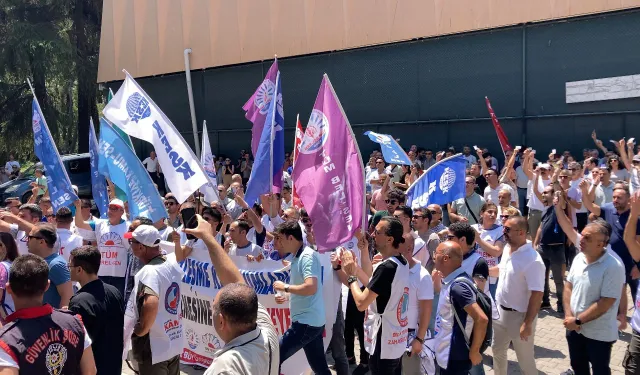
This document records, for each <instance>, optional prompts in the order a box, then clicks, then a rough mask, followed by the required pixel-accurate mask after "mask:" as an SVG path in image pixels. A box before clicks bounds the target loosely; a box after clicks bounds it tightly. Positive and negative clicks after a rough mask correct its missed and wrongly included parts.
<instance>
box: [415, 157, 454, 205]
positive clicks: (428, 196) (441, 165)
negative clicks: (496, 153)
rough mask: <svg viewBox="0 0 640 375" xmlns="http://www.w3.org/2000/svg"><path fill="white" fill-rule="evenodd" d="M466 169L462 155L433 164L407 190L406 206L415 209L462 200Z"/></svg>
mask: <svg viewBox="0 0 640 375" xmlns="http://www.w3.org/2000/svg"><path fill="white" fill-rule="evenodd" d="M466 168H467V161H466V160H465V158H464V156H462V154H456V155H454V156H451V157H448V158H446V159H443V160H441V161H440V162H438V163H436V164H434V165H433V166H431V168H429V169H427V170H426V171H425V172H424V173H423V174H422V176H420V177H419V178H418V179H417V180H416V181H415V182H414V183H413V184H412V185H411V186H409V189H407V193H406V194H407V205H409V206H410V207H411V208H413V209H416V208H422V207H427V206H428V205H430V204H446V203H450V202H453V201H454V200H456V199H459V198H463V197H464V192H465V181H464V176H465V172H466Z"/></svg>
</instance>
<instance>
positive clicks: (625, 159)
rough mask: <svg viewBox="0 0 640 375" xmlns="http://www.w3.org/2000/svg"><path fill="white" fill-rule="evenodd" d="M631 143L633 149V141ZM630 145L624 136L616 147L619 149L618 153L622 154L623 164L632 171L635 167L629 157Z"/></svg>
mask: <svg viewBox="0 0 640 375" xmlns="http://www.w3.org/2000/svg"><path fill="white" fill-rule="evenodd" d="M630 145H631V149H632V150H633V143H631V144H630ZM628 146H629V144H627V143H625V142H624V138H623V139H621V140H620V141H619V142H618V144H617V145H616V148H617V149H618V153H619V154H620V160H621V161H622V164H623V165H624V167H625V168H627V170H628V171H629V172H631V171H632V169H631V168H633V164H632V163H631V160H630V159H629V155H628V154H627V148H628ZM632 152H633V151H632ZM631 155H633V154H631ZM632 157H633V156H632Z"/></svg>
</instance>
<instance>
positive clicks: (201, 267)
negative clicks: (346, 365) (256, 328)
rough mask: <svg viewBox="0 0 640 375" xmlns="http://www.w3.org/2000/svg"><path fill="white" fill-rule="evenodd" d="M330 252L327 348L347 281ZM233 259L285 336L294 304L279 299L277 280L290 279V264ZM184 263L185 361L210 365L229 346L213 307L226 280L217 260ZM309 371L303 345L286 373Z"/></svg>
mask: <svg viewBox="0 0 640 375" xmlns="http://www.w3.org/2000/svg"><path fill="white" fill-rule="evenodd" d="M329 255H330V254H329V253H327V254H320V261H321V263H322V280H321V281H322V291H323V297H324V304H325V314H326V324H325V333H324V335H323V337H324V347H325V349H326V348H327V347H328V346H329V341H330V340H331V333H332V328H333V323H334V321H335V318H336V311H337V309H338V300H339V297H340V285H341V284H340V283H339V281H337V279H334V274H333V272H332V270H331V262H330V260H329ZM231 258H232V259H233V260H234V262H235V263H236V265H237V266H238V268H239V269H240V272H241V273H242V276H243V277H244V280H245V282H246V283H247V285H249V286H251V287H253V288H254V289H255V291H256V293H257V294H258V301H259V302H260V303H261V304H262V305H263V306H264V307H265V308H266V309H267V311H268V312H269V314H270V315H271V319H272V320H273V324H274V326H275V327H276V330H277V332H278V335H280V336H282V334H283V333H284V332H285V331H286V330H287V329H288V328H289V327H290V326H291V316H290V312H289V306H288V304H282V305H279V304H277V303H276V301H275V293H274V290H273V288H272V285H273V283H274V281H277V280H281V281H283V282H285V283H289V267H284V266H283V264H282V262H280V261H272V260H263V261H262V262H259V263H258V262H251V263H249V262H247V260H246V259H245V258H244V257H231ZM181 265H182V269H183V271H184V277H183V279H182V288H180V291H181V296H180V298H181V299H182V303H181V310H182V311H181V316H182V326H183V336H184V350H183V352H182V356H181V358H180V361H181V362H182V363H184V364H189V365H200V366H204V367H209V365H211V362H212V358H213V353H214V352H215V351H216V350H218V349H220V348H222V347H223V346H224V342H223V341H222V339H221V338H220V337H218V335H217V334H216V331H215V329H214V328H213V311H212V304H213V299H214V297H215V295H216V294H217V293H218V291H219V290H220V288H222V285H221V284H220V280H219V279H218V277H217V275H216V271H215V270H214V269H213V267H212V265H211V263H207V262H200V261H197V260H194V259H191V258H187V259H186V260H185V261H184V262H182V263H181ZM308 371H309V365H308V363H307V358H306V357H305V355H304V351H303V350H300V351H299V352H297V353H296V354H295V355H294V356H293V357H291V358H289V359H287V361H285V362H284V363H283V364H282V371H281V373H282V374H284V375H294V374H295V375H298V374H304V373H307V372H308Z"/></svg>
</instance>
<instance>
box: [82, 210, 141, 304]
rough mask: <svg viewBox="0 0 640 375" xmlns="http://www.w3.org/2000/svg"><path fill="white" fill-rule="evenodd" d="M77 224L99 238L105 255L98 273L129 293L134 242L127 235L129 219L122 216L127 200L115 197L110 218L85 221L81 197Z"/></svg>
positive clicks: (90, 238) (84, 234)
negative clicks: (127, 288) (131, 252)
mask: <svg viewBox="0 0 640 375" xmlns="http://www.w3.org/2000/svg"><path fill="white" fill-rule="evenodd" d="M75 207H76V214H75V224H76V227H77V228H78V230H79V232H80V235H81V236H82V237H83V238H84V239H85V240H88V241H96V242H97V247H98V250H100V254H101V255H102V260H101V263H100V270H99V272H98V276H99V277H100V279H101V280H102V281H104V282H105V283H107V284H110V285H113V286H115V287H116V288H118V291H120V294H122V295H123V296H124V295H125V284H126V273H127V268H128V261H127V259H128V257H127V254H128V253H129V251H131V250H130V246H129V242H127V240H126V239H125V238H124V234H125V233H126V232H127V230H128V229H129V223H128V222H127V221H125V220H123V219H122V215H123V214H124V203H123V202H122V201H121V200H120V199H112V200H111V202H110V203H109V210H108V211H107V219H97V220H93V221H84V219H83V217H82V205H81V201H80V200H79V199H78V200H77V201H76V202H75Z"/></svg>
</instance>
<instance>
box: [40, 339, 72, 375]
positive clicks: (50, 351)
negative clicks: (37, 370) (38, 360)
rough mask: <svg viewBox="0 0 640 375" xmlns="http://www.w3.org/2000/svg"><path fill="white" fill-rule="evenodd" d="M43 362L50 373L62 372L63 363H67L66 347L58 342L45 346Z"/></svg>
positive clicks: (52, 374)
mask: <svg viewBox="0 0 640 375" xmlns="http://www.w3.org/2000/svg"><path fill="white" fill-rule="evenodd" d="M45 363H46V366H47V370H49V374H50V375H58V374H61V373H62V370H63V369H64V364H65V363H67V348H65V347H64V345H62V344H60V343H57V342H56V343H53V344H51V345H49V347H48V348H47V354H46V356H45Z"/></svg>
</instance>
